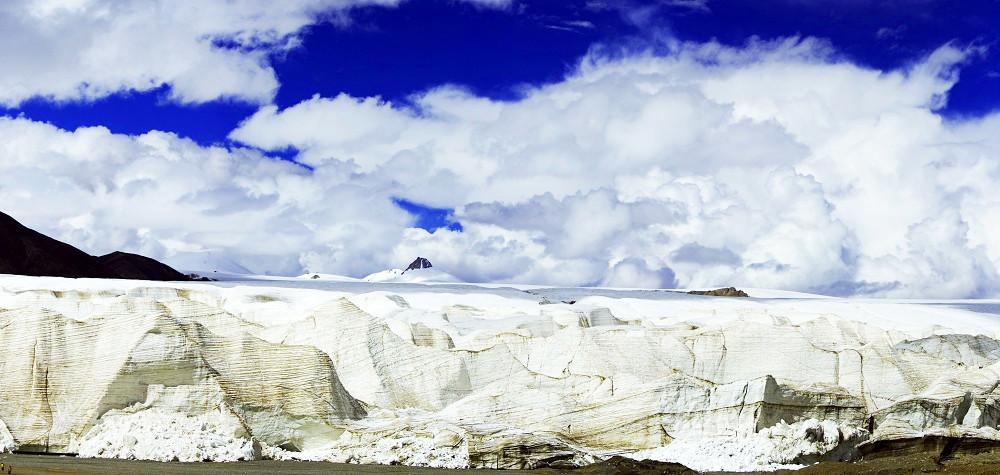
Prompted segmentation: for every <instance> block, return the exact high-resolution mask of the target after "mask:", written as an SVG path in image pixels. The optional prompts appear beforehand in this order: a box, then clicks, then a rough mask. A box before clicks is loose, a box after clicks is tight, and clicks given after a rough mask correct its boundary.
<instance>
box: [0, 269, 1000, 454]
mask: <svg viewBox="0 0 1000 475" xmlns="http://www.w3.org/2000/svg"><path fill="white" fill-rule="evenodd" d="M747 290H748V292H749V294H750V296H751V298H726V297H707V296H695V295H688V294H685V293H683V292H676V291H653V290H627V289H590V288H547V287H538V286H508V285H481V284H457V283H420V282H365V281H363V280H358V279H347V278H344V279H340V278H333V277H330V276H321V278H311V277H310V276H309V275H307V276H303V277H301V278H265V277H260V278H253V279H250V278H243V280H224V281H219V282H190V283H189V282H184V283H168V282H143V281H123V280H98V279H61V278H45V277H21V276H0V344H2V345H3V346H2V347H3V348H4V351H3V352H2V353H0V451H10V450H25V451H33V452H48V453H66V454H78V455H80V456H88V457H114V458H134V459H148V460H162V461H238V460H252V459H261V458H272V459H289V460H290V459H297V460H323V461H335V462H353V463H383V464H388V463H393V464H406V465H419V466H433V467H450V468H464V467H481V468H534V467H544V466H554V467H560V466H577V465H585V464H589V463H593V462H596V461H599V460H602V459H604V458H607V457H610V456H613V455H626V456H631V457H634V458H640V459H642V458H650V459H657V460H664V461H676V462H681V463H684V464H686V465H688V466H690V467H692V468H694V469H696V470H741V471H745V470H769V469H774V468H795V467H801V466H803V465H805V464H809V463H814V462H818V461H823V460H848V459H852V458H856V457H857V456H858V454H866V453H874V452H877V451H878V450H879V448H880V447H886V446H889V445H892V444H896V445H898V444H900V443H906V442H907V441H917V440H920V439H922V438H926V437H958V438H974V439H976V440H981V441H995V442H996V443H998V444H1000V432H998V431H997V428H998V427H1000V403H998V399H1000V391H998V386H1000V364H998V361H1000V340H998V339H1000V315H997V314H996V313H997V312H998V311H1000V310H998V309H1000V301H984V300H979V301H905V300H878V299H842V298H830V297H822V296H815V295H808V294H799V293H794V292H780V291H769V290H760V289H747ZM887 444H888V445H887Z"/></svg>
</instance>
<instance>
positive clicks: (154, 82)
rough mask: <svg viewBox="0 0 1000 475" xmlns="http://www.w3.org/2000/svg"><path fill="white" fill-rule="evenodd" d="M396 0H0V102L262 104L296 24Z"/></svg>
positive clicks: (492, 2)
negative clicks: (148, 95)
mask: <svg viewBox="0 0 1000 475" xmlns="http://www.w3.org/2000/svg"><path fill="white" fill-rule="evenodd" d="M400 1H402V0H282V1H280V2H273V1H266V0H235V1H215V0H213V1H198V2H173V1H169V0H7V1H4V2H3V3H2V4H0V58H3V59H4V64H3V68H4V70H3V73H2V74H0V105H6V106H11V107H12V106H16V105H18V104H19V103H21V102H23V101H24V100H26V99H29V98H32V97H43V98H47V99H54V100H81V99H82V100H87V99H94V98H99V97H104V96H107V95H109V94H113V93H116V92H122V91H149V90H152V89H156V88H158V87H161V86H164V85H167V86H169V87H170V95H171V98H172V99H173V100H176V101H178V102H184V103H200V102H206V101H211V100H216V99H220V98H232V99H237V100H242V101H249V102H255V103H267V102H269V101H270V100H271V98H272V97H273V96H274V94H275V92H276V90H277V88H278V81H277V78H276V76H275V73H274V70H273V69H272V68H271V65H270V57H271V55H272V54H274V53H276V52H280V51H283V50H287V49H288V48H292V47H294V46H296V45H298V43H299V34H300V32H301V30H302V28H303V27H305V26H307V25H310V24H313V23H316V22H317V21H321V20H324V19H330V18H333V17H339V18H340V19H344V17H345V15H346V12H347V11H348V10H349V9H351V8H354V7H360V6H370V5H379V6H394V5H396V4H398V3H399V2H400ZM466 1H471V2H473V3H477V4H481V5H485V6H494V7H498V6H503V5H504V4H505V3H506V2H504V1H500V0H466Z"/></svg>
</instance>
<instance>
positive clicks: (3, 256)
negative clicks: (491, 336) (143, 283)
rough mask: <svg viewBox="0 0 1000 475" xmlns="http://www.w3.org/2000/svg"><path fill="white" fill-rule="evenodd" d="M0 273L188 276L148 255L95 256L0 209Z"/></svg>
mask: <svg viewBox="0 0 1000 475" xmlns="http://www.w3.org/2000/svg"><path fill="white" fill-rule="evenodd" d="M0 274H19V275H30V276H48V277H72V278H80V277H90V278H103V279H141V280H190V279H189V278H188V277H187V276H185V275H184V274H181V273H180V272H177V271H175V270H174V269H171V268H170V267H168V266H167V265H165V264H162V263H160V262H157V261H155V260H153V259H150V258H148V257H143V256H139V255H136V254H129V253H126V252H113V253H111V254H108V255H106V256H102V257H94V256H91V255H89V254H87V253H85V252H83V251H81V250H79V249H77V248H75V247H73V246H70V245H69V244H66V243H64V242H60V241H57V240H55V239H52V238H50V237H48V236H46V235H44V234H42V233H39V232H37V231H34V230H32V229H29V228H27V227H25V226H24V225H22V224H21V223H19V222H17V220H15V219H14V218H12V217H10V216H8V215H7V214H4V213H2V212H0Z"/></svg>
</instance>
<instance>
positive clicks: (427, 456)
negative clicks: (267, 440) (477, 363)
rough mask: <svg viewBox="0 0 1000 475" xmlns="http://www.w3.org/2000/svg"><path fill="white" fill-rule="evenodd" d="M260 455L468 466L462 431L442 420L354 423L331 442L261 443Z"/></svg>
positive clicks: (372, 462)
mask: <svg viewBox="0 0 1000 475" xmlns="http://www.w3.org/2000/svg"><path fill="white" fill-rule="evenodd" d="M262 455H263V456H264V458H269V459H274V460H313V461H319V460H322V461H328V462H338V463H361V464H383V465H409V466H415V467H435V468H468V467H469V465H470V464H469V444H468V440H467V439H466V436H465V431H464V430H462V429H461V428H458V427H455V426H451V425H448V424H443V423H433V424H429V425H419V424H418V425H416V426H410V425H403V424H398V423H396V424H392V425H390V426H383V427H371V426H369V427H363V426H358V427H356V428H354V430H347V431H345V432H344V433H343V434H342V435H341V436H340V438H339V439H337V440H336V441H334V442H333V443H332V444H330V445H328V446H326V447H321V448H315V449H311V450H306V451H301V452H297V451H290V450H284V449H281V448H279V447H271V446H265V447H264V448H263V451H262Z"/></svg>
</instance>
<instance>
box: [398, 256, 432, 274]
mask: <svg viewBox="0 0 1000 475" xmlns="http://www.w3.org/2000/svg"><path fill="white" fill-rule="evenodd" d="M431 267H434V266H433V265H431V261H429V260H427V259H424V258H423V257H418V258H416V259H414V260H413V262H411V263H410V265H409V266H407V267H406V270H405V271H403V272H406V271H411V270H414V269H430V268H431Z"/></svg>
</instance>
